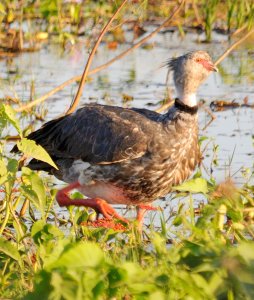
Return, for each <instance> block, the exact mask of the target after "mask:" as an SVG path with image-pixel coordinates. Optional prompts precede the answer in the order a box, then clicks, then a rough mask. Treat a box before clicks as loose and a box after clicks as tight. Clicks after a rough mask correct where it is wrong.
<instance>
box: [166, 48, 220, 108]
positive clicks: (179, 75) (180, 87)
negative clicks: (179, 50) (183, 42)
mask: <svg viewBox="0 0 254 300" xmlns="http://www.w3.org/2000/svg"><path fill="white" fill-rule="evenodd" d="M167 65H168V67H169V68H170V69H171V70H172V71H173V78H174V83H175V86H176V90H177V94H178V98H179V99H180V100H181V101H182V102H184V103H185V104H186V105H189V106H194V105H196V104H197V103H196V91H197V89H198V87H199V86H200V84H201V83H202V82H203V81H204V80H205V79H206V78H207V77H208V75H209V74H210V73H211V72H212V71H215V72H217V71H218V70H217V68H216V67H215V65H214V63H213V62H212V59H211V57H210V56H209V54H208V53H207V52H205V51H194V52H190V53H187V54H185V55H182V56H180V57H177V58H173V59H171V60H170V61H169V62H168V64H167Z"/></svg>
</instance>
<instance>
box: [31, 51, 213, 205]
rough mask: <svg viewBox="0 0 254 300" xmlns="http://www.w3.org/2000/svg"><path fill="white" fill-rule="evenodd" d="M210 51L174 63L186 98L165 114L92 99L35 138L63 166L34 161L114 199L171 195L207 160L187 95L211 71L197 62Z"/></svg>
mask: <svg viewBox="0 0 254 300" xmlns="http://www.w3.org/2000/svg"><path fill="white" fill-rule="evenodd" d="M207 55H208V54H207V53H206V52H203V51H197V52H194V54H193V53H192V54H187V55H185V56H182V57H180V58H178V59H174V60H171V61H170V62H169V67H170V68H171V69H172V70H173V71H174V80H175V84H176V87H177V90H178V94H179V95H180V96H181V97H182V98H180V101H179V102H177V103H176V104H175V105H173V106H172V107H171V108H170V109H169V111H168V112H167V113H166V114H158V113H156V112H153V111H150V110H147V109H137V108H132V109H128V108H121V107H112V106H106V105H96V104H89V105H85V106H84V107H82V108H80V109H79V110H77V111H76V112H75V113H74V114H71V115H68V116H64V117H61V118H59V119H56V120H53V121H50V122H48V123H46V124H45V125H44V126H43V127H42V128H40V129H39V130H37V131H35V132H33V133H31V134H30V135H29V136H28V138H29V139H32V140H35V141H36V142H37V143H38V144H40V145H42V146H43V147H44V148H45V149H46V150H47V151H48V153H49V154H50V155H51V157H52V159H53V160H54V162H55V163H56V164H57V166H58V167H59V170H58V171H57V170H55V169H53V168H52V167H50V166H49V165H47V164H46V163H44V162H41V161H38V160H35V159H33V160H31V161H30V163H29V167H30V168H31V169H35V170H45V171H47V172H49V173H51V174H54V175H55V176H56V177H58V178H59V179H61V180H63V181H65V182H68V183H72V182H76V181H79V183H80V184H81V187H80V191H81V192H83V193H84V194H85V195H86V196H88V197H92V198H95V197H100V198H103V199H104V200H106V201H107V202H108V203H121V204H135V205H136V204H139V203H146V202H152V201H153V200H155V199H157V198H160V197H162V196H165V195H166V194H167V193H169V192H170V190H171V188H172V186H174V185H178V184H180V183H181V182H183V181H184V180H185V179H187V178H188V177H189V176H190V175H191V173H192V171H193V170H194V169H195V167H196V165H197V164H198V163H199V161H200V151H199V146H198V123H197V113H196V111H197V107H188V106H186V105H188V97H187V96H188V93H195V92H196V89H197V87H198V86H199V85H200V83H201V82H202V81H203V80H204V79H205V78H206V77H207V76H208V74H209V72H210V70H207V68H204V67H203V66H202V65H201V66H200V63H199V61H195V60H196V58H197V57H200V56H201V58H203V57H205V58H207ZM208 58H209V59H208V60H209V63H210V62H211V59H210V57H209V56H208ZM191 66H192V67H193V68H194V70H191V69H190V68H191ZM195 68H196V69H197V71H198V74H196V72H195ZM187 71H188V72H187ZM186 72H187V73H186ZM181 74H182V76H183V78H182V77H181ZM193 78H194V79H195V80H194V79H193ZM193 80H194V81H195V82H194V83H193V85H191V82H192V81H193ZM186 99H187V100H186ZM184 104H185V105H184Z"/></svg>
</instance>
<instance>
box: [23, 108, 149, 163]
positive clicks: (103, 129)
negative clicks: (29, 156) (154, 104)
mask: <svg viewBox="0 0 254 300" xmlns="http://www.w3.org/2000/svg"><path fill="white" fill-rule="evenodd" d="M141 119H143V120H140V117H138V114H137V113H135V112H134V111H132V110H130V109H123V108H120V107H110V106H102V105H87V106H85V107H83V108H81V109H79V110H78V111H77V112H76V113H74V114H72V115H68V116H64V117H61V118H59V119H56V120H52V121H50V122H48V123H46V124H45V125H44V126H43V127H41V128H40V129H39V130H37V131H35V132H33V133H31V134H30V135H29V136H28V138H29V139H32V140H34V141H35V142H36V143H37V144H40V145H41V146H43V147H44V148H45V149H46V150H47V151H48V153H49V154H50V155H51V156H52V157H53V158H71V159H82V160H83V161H86V162H90V163H99V164H107V163H116V162H120V161H123V160H126V159H134V158H137V157H140V156H142V155H144V153H145V152H146V149H147V136H146V135H145V134H144V133H143V131H142V126H141V125H140V122H141V123H142V122H148V120H147V121H146V118H144V117H142V118H141ZM142 125H144V124H142Z"/></svg>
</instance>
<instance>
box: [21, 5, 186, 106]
mask: <svg viewBox="0 0 254 300" xmlns="http://www.w3.org/2000/svg"><path fill="white" fill-rule="evenodd" d="M184 2H185V0H182V1H181V2H180V4H179V5H178V7H177V8H176V9H175V10H174V11H173V13H172V14H171V16H170V17H169V18H167V19H166V20H165V21H164V22H163V23H162V24H161V25H160V26H159V27H158V28H157V29H155V30H154V31H153V32H151V33H150V34H149V35H147V36H146V37H144V38H143V39H141V40H140V41H139V42H137V43H136V44H134V45H133V46H132V47H130V48H129V49H127V50H125V51H123V52H122V53H120V54H119V55H117V56H116V57H115V58H113V59H111V60H109V61H108V62H107V63H105V64H103V65H101V66H99V67H97V68H95V69H93V70H91V71H89V72H88V75H92V74H95V73H97V72H99V71H101V70H103V69H105V68H106V67H108V66H109V65H111V64H113V63H114V62H115V61H117V60H119V59H120V58H122V57H124V56H125V55H127V54H129V53H130V52H131V51H133V50H134V49H136V48H138V47H139V46H141V45H142V44H144V43H145V42H146V41H147V40H149V39H150V38H152V37H153V36H154V35H155V34H156V33H158V32H159V31H160V30H161V29H162V28H163V27H165V25H167V23H169V22H170V21H171V20H172V19H174V17H175V16H176V15H177V14H178V13H179V11H180V10H181V8H182V6H183V4H184ZM80 79H81V75H78V76H75V77H72V78H71V79H69V80H67V81H65V82H64V83H62V84H61V85H59V86H57V87H56V88H54V89H53V90H51V91H50V92H48V93H47V94H45V95H43V96H42V97H40V98H38V99H35V100H34V101H31V102H29V103H28V104H25V105H22V106H20V107H19V108H16V111H17V112H22V111H25V110H28V109H30V108H31V107H33V106H35V105H37V104H39V103H41V102H43V101H45V100H46V99H48V98H49V97H50V96H52V95H54V94H55V93H57V92H58V91H60V90H62V89H63V88H65V87H66V86H68V85H69V84H71V83H73V82H75V81H79V80H80Z"/></svg>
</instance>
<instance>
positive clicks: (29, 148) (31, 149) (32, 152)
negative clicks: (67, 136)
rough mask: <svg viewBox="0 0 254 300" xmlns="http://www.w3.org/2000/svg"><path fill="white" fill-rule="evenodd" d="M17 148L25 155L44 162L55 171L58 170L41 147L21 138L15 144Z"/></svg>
mask: <svg viewBox="0 0 254 300" xmlns="http://www.w3.org/2000/svg"><path fill="white" fill-rule="evenodd" d="M17 146H18V149H19V150H20V151H21V152H23V153H24V154H25V155H27V156H30V157H33V158H35V159H38V160H41V161H44V162H45V163H47V164H49V165H51V166H52V167H54V168H55V169H58V168H57V166H56V164H55V163H54V162H53V160H52V158H51V157H50V156H49V154H48V153H47V151H46V150H45V149H43V148H42V146H40V145H37V144H36V143H35V141H32V140H28V139H26V138H23V139H21V140H20V141H19V142H18V143H17Z"/></svg>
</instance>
